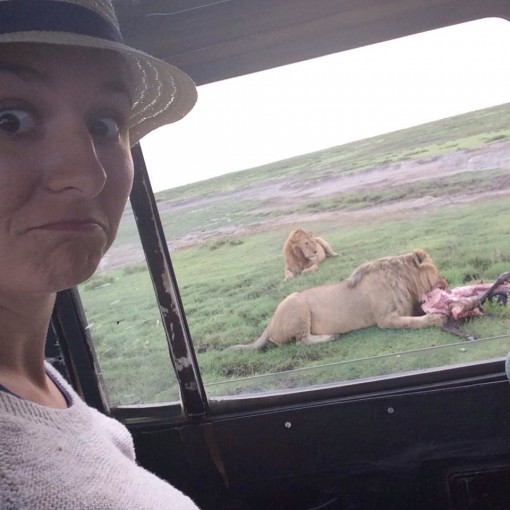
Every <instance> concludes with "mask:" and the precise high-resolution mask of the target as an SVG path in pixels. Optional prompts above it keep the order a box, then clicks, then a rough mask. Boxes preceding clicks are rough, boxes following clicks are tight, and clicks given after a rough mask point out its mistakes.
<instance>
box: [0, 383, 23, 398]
mask: <svg viewBox="0 0 510 510" xmlns="http://www.w3.org/2000/svg"><path fill="white" fill-rule="evenodd" d="M0 391H3V392H4V393H10V394H11V395H14V396H15V397H18V398H21V397H19V396H18V395H16V393H13V392H12V391H11V390H10V389H9V388H6V387H5V386H4V385H3V384H0Z"/></svg>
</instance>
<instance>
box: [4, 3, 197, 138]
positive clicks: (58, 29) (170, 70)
mask: <svg viewBox="0 0 510 510" xmlns="http://www.w3.org/2000/svg"><path fill="white" fill-rule="evenodd" d="M13 42H28V43H47V44H62V45H70V46H81V47H86V48H103V49H108V50H114V51H116V52H118V53H120V54H121V55H122V56H123V57H124V59H125V60H126V61H127V62H128V65H129V66H130V68H131V74H132V76H133V82H134V85H135V91H134V104H133V106H132V110H131V117H130V129H129V135H130V141H131V143H132V144H133V145H134V144H135V143H136V142H138V141H139V140H140V138H142V136H144V135H146V134H147V133H149V132H150V131H152V130H153V129H156V128H158V127H160V126H163V125H165V124H169V123H171V122H175V121H176V120H179V119H181V118H182V117H184V116H185V115H186V114H187V113H188V112H189V111H190V110H191V108H193V105H194V104H195V101H196V97H197V92H196V88H195V84H194V83H193V81H192V80H191V78H190V77H189V76H188V75H187V74H185V73H183V72H182V71H181V70H179V69H177V68H176V67H173V66H171V65H170V64H167V63H166V62H163V61H162V60H159V59H156V58H154V57H151V56H150V55H147V54H146V53H144V52H142V51H138V50H136V49H134V48H130V47H129V46H127V45H125V44H124V43H123V42H122V36H121V33H120V29H119V24H118V21H117V18H116V16H115V11H114V9H113V6H112V2H111V0H0V43H13Z"/></svg>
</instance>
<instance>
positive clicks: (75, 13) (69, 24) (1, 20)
mask: <svg viewBox="0 0 510 510" xmlns="http://www.w3.org/2000/svg"><path fill="white" fill-rule="evenodd" d="M32 31H38V32H67V33H75V34H80V35H88V36H91V37H100V38H101V39H107V40H110V41H116V42H122V36H121V34H120V31H119V29H118V28H117V27H116V26H115V25H114V24H113V23H110V22H109V21H107V20H106V19H105V18H103V17H102V16H101V15H100V14H98V13H97V12H94V11H92V10H91V9H87V8H86V7H82V6H81V5H77V4H74V3H66V2H62V1H55V0H37V1H35V2H34V1H33V0H16V1H15V2H14V1H0V34H11V33H14V32H32Z"/></svg>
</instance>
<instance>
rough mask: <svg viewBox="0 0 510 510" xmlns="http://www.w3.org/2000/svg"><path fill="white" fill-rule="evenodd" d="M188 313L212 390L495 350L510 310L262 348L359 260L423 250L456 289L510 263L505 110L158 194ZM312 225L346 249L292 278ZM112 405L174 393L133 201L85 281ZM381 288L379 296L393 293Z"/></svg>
mask: <svg viewBox="0 0 510 510" xmlns="http://www.w3.org/2000/svg"><path fill="white" fill-rule="evenodd" d="M156 199H157V202H158V206H159V210H160V215H161V220H162V223H163V225H164V229H165V233H166V237H167V242H168V246H169V249H170V254H171V258H172V263H173V266H174V270H175V273H176V277H177V282H178V286H179V291H180V295H181V299H182V303H183V307H184V311H185V313H186V319H187V323H188V326H189V330H190V333H191V336H192V339H193V343H194V346H195V350H196V353H197V358H198V362H199V366H200V369H201V373H202V376H203V379H204V383H205V385H206V390H207V392H208V394H209V395H210V396H220V395H237V394H243V393H253V392H260V391H266V390H271V391H275V390H288V389H290V388H299V387H303V386H306V385H310V384H324V383H337V382H341V381H349V380H354V379H359V378H366V377H374V376H381V375H386V374H393V373H400V372H407V371H413V370H425V369H428V368H433V367H441V366H448V365H453V364H459V363H469V362H476V361H477V360H486V359H492V358H499V357H502V356H504V355H506V353H507V352H508V351H510V307H508V306H506V307H505V306H501V305H497V304H489V305H487V306H486V307H485V311H486V314H485V316H484V317H481V318H476V319H473V320H471V321H468V322H466V323H465V324H464V325H463V328H464V330H465V331H467V332H469V333H471V334H473V335H475V336H476V338H477V340H475V341H470V342H467V341H463V340H461V339H460V338H459V337H454V336H452V335H450V334H448V333H445V332H443V331H441V330H440V329H439V328H427V329H423V330H415V331H407V330H394V329H387V330H381V329H378V328H377V327H371V328H366V329H363V330H359V331H353V332H351V333H347V334H345V335H342V336H341V337H339V338H336V339H335V340H334V341H332V342H329V343H324V344H318V345H296V344H291V345H286V346H284V347H280V348H277V347H275V348H272V349H268V350H267V351H265V352H258V351H236V350H229V349H227V348H228V347H230V346H232V345H234V344H238V343H246V342H250V341H253V340H255V339H256V338H257V337H258V336H259V335H260V333H261V332H262V330H263V329H264V328H265V327H266V325H267V322H268V320H269V318H270V317H271V315H272V313H273V311H274V308H275V306H276V304H277V303H278V302H279V301H281V300H282V299H283V298H284V297H285V296H287V295H288V294H290V293H292V292H294V291H299V290H302V289H305V288H309V287H312V286H316V285H320V284H323V283H333V282H336V281H339V280H341V279H344V278H347V277H348V276H349V275H350V274H351V273H352V271H353V270H354V269H355V268H356V267H357V266H358V265H360V264H361V263H363V262H365V261H367V260H371V259H374V258H379V257H382V256H387V255H397V254H401V253H406V252H409V251H412V250H413V249H415V248H424V249H426V250H427V251H428V253H429V254H430V255H431V257H432V259H433V260H434V262H435V263H436V265H437V266H438V268H439V270H440V272H441V274H442V275H443V276H444V277H445V278H446V279H447V281H448V283H449V285H450V287H455V286H459V285H462V284H466V283H470V282H479V281H484V282H490V281H493V280H494V279H495V278H496V277H497V276H498V275H499V274H501V273H503V272H505V271H509V270H510V105H508V104H506V105H501V106H496V107H493V108H489V109H486V110H480V111H477V112H472V113H469V114H465V115H460V116H456V117H452V118H449V119H445V120H442V121H437V122H433V123H429V124H424V125H422V126H418V127H414V128H410V129H406V130H402V131H397V132H394V133H389V134H386V135H382V136H378V137H374V138H370V139H367V140H362V141H359V142H353V143H350V144H346V145H342V146H338V147H332V148H330V149H327V150H324V151H320V152H316V153H312V154H307V155H304V156H298V157H295V158H292V159H288V160H284V161H279V162H275V163H273V164H270V165H265V166H262V167H258V168H254V169H250V170H245V171H241V172H235V173H231V174H227V175H224V176H222V177H216V178H213V179H209V180H206V181H202V182H199V183H194V184H190V185H187V186H182V187H179V188H175V189H171V190H167V191H164V192H160V193H157V194H156ZM297 227H303V228H306V229H307V230H311V231H313V232H314V233H315V234H316V235H320V236H323V237H324V238H326V239H327V240H328V242H329V243H330V244H331V245H332V247H333V249H334V250H335V251H336V252H337V253H338V254H339V256H337V257H334V258H328V259H326V260H325V261H324V262H323V263H322V264H321V265H320V267H319V269H318V270H317V271H316V272H314V273H312V274H306V275H298V276H296V277H295V278H293V279H291V280H289V281H284V278H283V268H284V262H283V257H282V245H283V242H284V241H285V239H286V237H287V235H288V233H289V231H290V230H292V229H294V228H297ZM80 293H81V296H82V300H83V303H84V307H85V311H86V315H87V319H88V322H89V330H90V332H91V335H92V338H93V341H94V345H95V349H96V354H97V356H98V360H99V363H100V366H101V371H102V375H103V378H104V380H105V382H106V386H107V389H108V392H109V395H110V399H111V402H112V404H114V405H116V404H119V403H122V404H132V403H142V402H143V403H147V402H163V401H168V400H176V399H178V395H179V394H178V388H177V385H176V383H175V382H174V380H175V377H174V376H173V374H172V369H171V365H170V362H169V357H168V348H167V345H166V343H165V340H164V332H163V328H162V326H161V323H160V318H159V312H158V309H157V306H156V303H155V299H154V295H153V291H152V286H151V282H150V277H149V274H148V271H147V267H146V264H145V262H144V256H143V252H142V249H141V246H140V244H139V242H138V239H137V231H136V225H135V223H134V220H133V214H132V212H131V210H130V209H129V207H128V209H127V210H126V211H125V214H124V218H123V223H122V226H121V229H120V232H119V237H118V239H117V241H116V243H115V245H114V246H113V247H112V249H111V250H110V252H109V253H108V254H107V256H106V257H105V259H104V260H103V263H102V265H101V269H100V271H99V272H98V273H97V274H96V275H95V276H93V277H92V278H91V279H90V280H89V281H87V282H85V283H84V284H83V285H81V286H80ZM383 298H384V296H381V299H383Z"/></svg>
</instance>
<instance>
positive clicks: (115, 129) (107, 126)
mask: <svg viewBox="0 0 510 510" xmlns="http://www.w3.org/2000/svg"><path fill="white" fill-rule="evenodd" d="M89 131H90V134H91V135H92V136H93V137H94V138H100V139H101V138H103V139H109V138H116V137H118V136H119V133H120V126H119V123H118V121H116V120H115V119H110V118H103V119H96V120H94V121H92V122H91V123H90V124H89Z"/></svg>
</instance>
